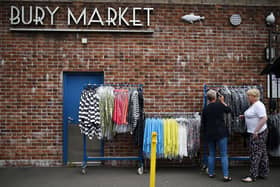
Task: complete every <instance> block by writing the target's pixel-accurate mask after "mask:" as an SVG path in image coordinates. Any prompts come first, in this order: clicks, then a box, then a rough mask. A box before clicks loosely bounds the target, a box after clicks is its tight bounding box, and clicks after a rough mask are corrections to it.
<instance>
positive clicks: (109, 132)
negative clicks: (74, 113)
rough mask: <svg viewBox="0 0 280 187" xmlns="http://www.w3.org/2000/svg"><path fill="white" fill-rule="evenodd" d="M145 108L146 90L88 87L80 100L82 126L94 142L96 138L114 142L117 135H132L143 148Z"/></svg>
mask: <svg viewBox="0 0 280 187" xmlns="http://www.w3.org/2000/svg"><path fill="white" fill-rule="evenodd" d="M117 86H118V88H119V87H120V86H119V85H117ZM127 87H129V86H127ZM143 107H144V98H143V90H142V88H138V89H135V88H132V87H129V89H115V88H114V87H112V86H105V85H101V86H97V85H87V86H86V87H85V88H84V90H83V91H82V94H81V98H80V106H79V127H80V129H81V132H82V133H83V134H85V135H86V136H88V137H89V138H90V139H92V138H93V137H95V136H96V137H97V138H99V139H100V138H105V139H107V140H111V139H112V138H113V137H114V135H115V134H116V133H126V132H130V133H131V134H135V141H136V143H138V145H140V146H141V147H142V143H143V134H144V114H143Z"/></svg>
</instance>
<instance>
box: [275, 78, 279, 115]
mask: <svg viewBox="0 0 280 187" xmlns="http://www.w3.org/2000/svg"><path fill="white" fill-rule="evenodd" d="M278 79H279V78H277V77H276V84H277V86H276V88H277V100H276V101H277V102H276V103H277V104H276V107H277V109H276V110H277V113H278V112H279V99H278V98H279V90H278V89H279V84H278V83H279V82H278Z"/></svg>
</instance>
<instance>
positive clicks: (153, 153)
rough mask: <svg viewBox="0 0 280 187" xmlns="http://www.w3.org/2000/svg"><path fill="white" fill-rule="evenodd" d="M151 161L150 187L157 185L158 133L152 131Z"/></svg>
mask: <svg viewBox="0 0 280 187" xmlns="http://www.w3.org/2000/svg"><path fill="white" fill-rule="evenodd" d="M151 146H152V148H151V163H150V187H155V185H156V152H157V150H156V146H157V133H156V132H153V133H152V144H151Z"/></svg>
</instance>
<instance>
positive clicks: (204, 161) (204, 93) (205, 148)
mask: <svg viewBox="0 0 280 187" xmlns="http://www.w3.org/2000/svg"><path fill="white" fill-rule="evenodd" d="M225 87H227V88H248V87H258V88H260V89H261V90H260V91H261V92H262V91H263V90H262V86H260V85H229V86H228V85H207V84H204V86H203V108H204V107H206V106H207V95H206V93H207V91H208V90H209V89H221V88H225ZM203 149H204V153H203V161H202V162H203V167H206V166H207V153H206V150H207V145H206V144H205V143H204V145H203ZM216 160H221V157H216ZM229 160H235V161H248V160H249V156H234V157H229Z"/></svg>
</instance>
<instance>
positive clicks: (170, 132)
mask: <svg viewBox="0 0 280 187" xmlns="http://www.w3.org/2000/svg"><path fill="white" fill-rule="evenodd" d="M156 121H161V122H159V123H158V122H156ZM200 121H201V120H200V116H199V115H198V114H195V115H193V116H191V117H180V118H165V119H164V118H163V119H159V118H146V120H145V132H144V138H143V153H144V156H145V157H147V158H149V157H150V151H151V148H150V146H151V134H152V132H153V131H155V132H157V134H158V136H159V137H158V138H159V139H157V141H158V142H160V144H159V146H160V147H157V158H168V159H182V158H184V157H190V158H192V157H194V156H197V153H198V151H199V149H200V124H201V122H200ZM160 126H162V127H161V128H160ZM158 129H163V131H161V130H158ZM161 138H162V140H161Z"/></svg>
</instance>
